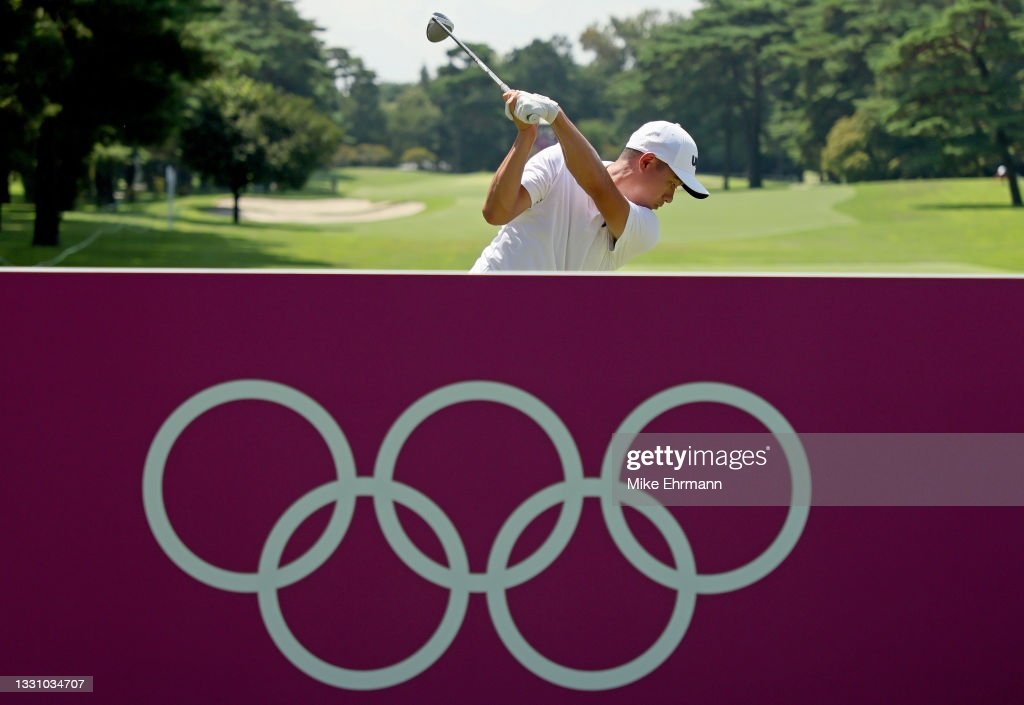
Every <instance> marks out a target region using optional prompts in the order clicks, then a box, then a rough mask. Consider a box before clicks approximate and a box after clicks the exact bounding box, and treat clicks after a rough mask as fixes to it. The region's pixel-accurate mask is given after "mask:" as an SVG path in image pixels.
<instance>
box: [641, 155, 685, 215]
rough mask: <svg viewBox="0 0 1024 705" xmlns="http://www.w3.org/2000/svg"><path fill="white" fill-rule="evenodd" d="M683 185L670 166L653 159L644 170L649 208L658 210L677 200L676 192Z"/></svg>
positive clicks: (646, 204)
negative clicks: (674, 199)
mask: <svg viewBox="0 0 1024 705" xmlns="http://www.w3.org/2000/svg"><path fill="white" fill-rule="evenodd" d="M682 185H683V182H682V181H680V180H679V177H677V176H676V175H675V173H674V172H673V171H672V169H670V168H669V166H668V164H666V163H665V162H663V161H661V160H659V159H653V160H652V161H651V163H650V164H649V165H648V166H647V168H646V169H645V170H644V191H645V196H646V200H647V203H642V204H640V205H645V206H647V207H648V208H652V209H658V208H661V207H662V206H663V205H665V204H666V203H671V202H672V199H673V198H675V195H676V190H677V189H678V188H679V187H680V186H682Z"/></svg>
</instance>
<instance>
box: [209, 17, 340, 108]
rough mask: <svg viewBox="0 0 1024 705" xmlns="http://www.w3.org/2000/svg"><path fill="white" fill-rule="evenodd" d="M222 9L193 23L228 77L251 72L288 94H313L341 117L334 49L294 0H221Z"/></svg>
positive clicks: (318, 103)
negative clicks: (322, 37) (333, 55)
mask: <svg viewBox="0 0 1024 705" xmlns="http://www.w3.org/2000/svg"><path fill="white" fill-rule="evenodd" d="M219 5H220V8H221V11H220V12H219V13H218V14H217V15H216V16H215V17H212V18H210V17H207V18H202V19H201V20H200V21H198V22H195V23H193V25H192V26H191V28H190V29H191V31H192V33H193V34H194V35H195V36H196V37H197V38H199V40H200V41H201V42H202V44H203V46H204V47H205V48H206V49H207V50H208V51H209V52H210V53H211V54H212V55H213V56H215V57H216V60H217V64H218V66H219V68H220V70H221V72H222V73H223V74H225V75H243V76H249V77H250V78H252V79H253V80H256V81H259V82H260V83H267V84H269V85H271V86H275V87H276V88H278V89H280V90H281V91H282V92H284V93H291V94H292V95H297V96H300V97H303V98H309V99H310V100H312V101H313V103H314V104H315V105H316V107H317V109H318V110H320V111H321V112H323V113H325V114H326V115H331V116H336V113H337V111H338V110H339V109H340V107H341V105H340V96H339V94H338V89H337V87H336V86H335V83H334V71H333V69H332V67H331V65H330V59H331V52H330V51H328V50H327V49H325V48H324V44H323V42H322V41H320V40H319V39H317V37H316V36H315V33H316V32H317V31H320V28H319V27H317V26H316V23H314V22H312V21H310V20H306V19H303V18H302V17H301V16H300V15H299V13H298V11H297V10H296V9H295V6H294V4H293V3H292V2H290V1H289V0H219Z"/></svg>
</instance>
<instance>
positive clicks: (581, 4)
mask: <svg viewBox="0 0 1024 705" xmlns="http://www.w3.org/2000/svg"><path fill="white" fill-rule="evenodd" d="M294 4H295V9H296V10H297V11H298V13H299V15H301V16H302V17H304V18H305V19H308V20H313V21H314V22H316V23H317V25H318V26H320V27H322V28H323V29H324V31H323V32H321V33H319V34H318V35H317V36H318V37H319V39H320V40H322V41H323V42H324V44H325V45H327V46H328V47H343V48H345V49H347V50H348V51H349V53H351V54H353V55H354V56H356V57H358V58H360V59H362V60H363V63H364V64H365V66H366V68H368V69H370V70H371V71H375V72H376V73H377V81H378V82H386V83H412V82H415V81H418V80H419V76H420V69H421V68H422V67H423V66H426V67H427V69H428V70H429V71H430V74H431V75H432V76H433V75H435V72H436V69H437V67H438V66H443V65H445V64H447V63H448V56H447V51H448V49H450V48H457V45H456V44H455V42H453V41H452V40H450V39H448V40H445V41H444V42H443V43H441V44H432V43H431V42H429V41H427V37H426V30H427V23H428V22H429V21H430V16H431V15H432V14H433V13H435V12H441V13H444V14H445V15H447V16H448V18H449V19H451V20H452V22H454V23H455V36H457V37H458V38H459V39H460V40H462V41H463V42H464V43H467V44H470V43H479V44H487V45H488V46H490V47H491V48H492V49H494V50H495V51H497V52H498V53H499V54H506V53H508V52H510V51H511V50H513V49H518V48H522V47H525V46H527V45H528V44H530V42H532V41H533V40H534V39H550V38H551V37H552V36H554V35H556V34H560V35H564V36H566V37H568V38H569V39H570V40H571V41H572V43H573V45H574V46H575V47H576V50H577V53H576V54H575V58H576V60H577V61H578V62H586V61H588V60H589V56H588V55H587V54H586V53H584V52H583V51H582V50H581V49H580V47H579V36H580V34H581V33H582V32H583V30H585V29H586V28H587V27H588V26H589V25H591V24H594V23H598V24H600V25H606V24H607V23H608V19H609V18H610V17H613V16H614V17H619V18H625V17H633V16H636V15H638V14H639V13H640V12H642V11H643V10H646V9H657V10H664V11H675V12H687V13H688V12H690V11H691V10H692V9H693V8H694V7H696V6H697V0H676V1H675V2H671V1H669V0H515V1H514V2H497V1H496V0H428V1H427V2H424V0H294Z"/></svg>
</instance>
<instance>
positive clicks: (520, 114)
mask: <svg viewBox="0 0 1024 705" xmlns="http://www.w3.org/2000/svg"><path fill="white" fill-rule="evenodd" d="M504 98H505V114H506V115H507V116H508V117H509V119H510V120H512V122H514V123H515V125H516V127H517V128H518V129H519V132H518V134H517V136H516V139H515V141H514V142H513V144H512V147H511V149H510V150H509V152H508V155H506V157H505V159H504V161H503V162H502V163H501V166H499V167H498V170H497V171H496V172H495V174H494V178H493V179H492V181H491V185H490V188H489V190H488V192H487V199H486V201H485V202H484V207H483V215H484V219H485V220H486V221H487V222H488V223H490V224H491V225H500V226H501V228H500V229H499V230H498V234H497V236H496V237H495V238H494V240H493V241H492V242H491V244H490V245H488V246H487V247H486V248H484V251H483V252H482V253H481V255H480V257H479V259H477V261H476V264H474V265H473V268H472V269H471V270H470V271H471V272H500V271H604V270H613V269H618V268H619V267H621V266H622V265H624V264H625V263H626V262H628V261H629V260H631V259H633V258H634V257H636V256H637V255H640V254H642V253H644V252H646V251H647V250H650V249H651V248H652V247H654V245H655V244H656V243H657V242H658V236H659V226H658V218H657V216H656V215H655V213H654V211H655V210H656V209H658V208H660V207H661V206H663V205H665V204H666V203H671V202H672V199H673V198H674V196H675V192H676V189H677V188H680V187H681V188H683V189H684V190H685V191H686V192H687V193H689V194H690V195H691V196H693V197H694V198H706V197H707V196H708V191H707V189H706V188H704V186H703V185H701V183H700V182H699V181H698V180H697V176H696V167H697V144H696V143H695V142H694V141H693V138H692V137H690V135H689V133H687V132H686V130H684V129H683V128H682V127H680V126H679V125H677V124H675V123H671V122H663V121H657V122H649V123H647V124H645V125H643V126H642V127H640V129H638V130H637V131H636V132H634V133H633V135H632V136H631V137H630V138H629V141H628V142H627V143H626V148H625V150H624V151H623V152H622V154H621V155H620V156H619V158H618V159H617V160H616V161H614V162H611V163H605V162H602V161H601V158H600V157H599V156H598V154H597V151H596V150H595V149H594V148H593V147H592V146H591V145H590V143H589V142H588V141H587V139H586V137H584V136H583V135H582V134H581V133H580V131H579V130H578V129H576V126H575V125H573V123H572V122H571V121H570V120H569V118H568V117H567V116H566V114H565V112H564V111H562V110H561V108H559V106H558V103H556V102H555V101H553V100H551V99H550V98H548V97H546V96H542V95H537V94H534V93H526V92H523V91H516V90H511V91H508V92H506V93H505V94H504ZM542 119H543V120H545V121H547V122H548V123H550V124H551V127H552V129H553V130H554V133H555V136H556V137H557V138H558V144H557V145H554V146H552V147H549V148H547V149H544V150H542V151H540V152H538V153H537V154H536V155H535V156H534V157H533V158H530V151H531V149H532V148H533V145H534V142H535V141H536V139H537V133H538V124H539V123H540V121H541V120H542Z"/></svg>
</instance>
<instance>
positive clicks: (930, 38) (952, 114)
mask: <svg viewBox="0 0 1024 705" xmlns="http://www.w3.org/2000/svg"><path fill="white" fill-rule="evenodd" d="M1020 10H1021V8H1020V6H1019V3H1016V2H1012V3H1007V4H1006V5H1005V6H1004V5H1001V4H1000V3H998V2H996V3H994V2H992V1H991V0H959V1H958V2H957V3H956V4H955V5H954V6H952V7H950V8H948V9H947V10H946V11H944V12H943V13H942V14H941V15H939V16H938V17H937V18H936V19H935V20H934V21H933V22H931V23H929V24H928V25H927V26H925V27H922V28H919V29H915V30H913V31H911V32H908V33H907V34H906V35H905V36H904V37H903V38H902V39H901V40H900V41H899V42H897V43H896V44H895V45H894V46H893V48H892V51H891V52H890V53H889V55H888V56H887V57H886V59H885V60H884V61H883V62H882V63H881V66H880V71H881V77H882V80H883V91H884V95H886V96H888V97H890V98H891V99H892V103H893V108H892V110H891V112H890V114H889V116H888V125H889V128H890V129H891V130H893V131H895V132H897V133H899V134H906V135H924V136H929V137H934V138H941V139H942V141H943V144H944V149H945V150H946V151H947V153H949V154H951V155H953V156H955V157H957V158H960V159H970V158H971V155H978V154H985V155H991V156H994V157H996V158H998V159H999V160H1001V162H1002V163H1003V164H1005V165H1006V166H1007V168H1008V170H1009V179H1008V182H1009V186H1010V200H1011V203H1012V204H1013V205H1014V206H1021V205H1022V203H1021V195H1020V187H1019V185H1018V183H1017V178H1016V174H1017V172H1018V171H1019V168H1020V167H1019V163H1018V160H1017V155H1018V154H1019V153H1020V150H1021V149H1022V148H1024V121H1022V119H1021V115H1024V23H1022V21H1021V20H1020Z"/></svg>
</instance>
